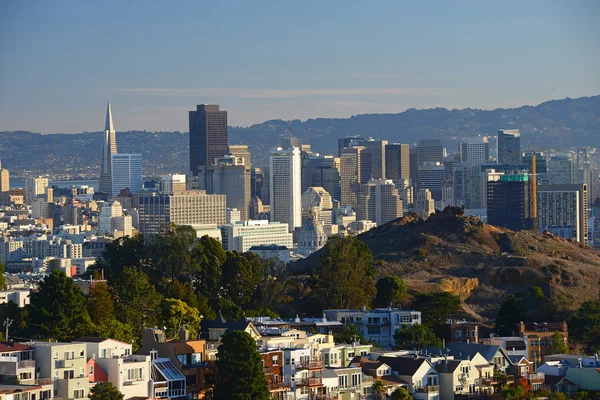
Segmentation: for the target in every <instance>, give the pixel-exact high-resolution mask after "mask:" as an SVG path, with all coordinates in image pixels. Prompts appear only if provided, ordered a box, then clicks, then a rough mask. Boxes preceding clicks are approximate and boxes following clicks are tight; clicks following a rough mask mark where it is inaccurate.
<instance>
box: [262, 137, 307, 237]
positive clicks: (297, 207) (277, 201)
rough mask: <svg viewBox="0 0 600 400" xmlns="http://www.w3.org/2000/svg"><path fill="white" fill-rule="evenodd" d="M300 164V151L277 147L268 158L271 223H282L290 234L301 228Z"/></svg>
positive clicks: (296, 148)
mask: <svg viewBox="0 0 600 400" xmlns="http://www.w3.org/2000/svg"><path fill="white" fill-rule="evenodd" d="M301 167H302V164H301V159H300V149H299V148H298V147H293V148H290V149H282V148H281V147H278V148H276V149H274V150H272V151H271V154H270V157H269V174H270V180H269V186H270V190H269V192H270V193H269V196H270V198H269V200H270V206H271V208H270V212H271V218H270V219H271V221H277V222H284V223H286V224H288V225H289V229H290V232H292V231H293V230H294V229H295V228H299V227H300V226H302V204H301V198H302V192H301V189H302V168H301Z"/></svg>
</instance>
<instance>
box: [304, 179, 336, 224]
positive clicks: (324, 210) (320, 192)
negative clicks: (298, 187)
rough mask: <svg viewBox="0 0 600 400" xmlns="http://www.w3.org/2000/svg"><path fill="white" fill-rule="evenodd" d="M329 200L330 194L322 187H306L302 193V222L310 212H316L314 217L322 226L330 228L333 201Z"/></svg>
mask: <svg viewBox="0 0 600 400" xmlns="http://www.w3.org/2000/svg"><path fill="white" fill-rule="evenodd" d="M331 200H332V199H331V195H330V194H329V193H328V192H327V191H326V190H325V189H324V188H322V187H319V186H317V187H309V188H308V189H306V191H305V192H304V193H302V222H303V223H304V222H305V221H306V220H307V219H308V218H309V216H310V215H311V213H313V214H315V213H316V215H315V218H316V219H317V220H318V221H319V222H321V223H322V224H323V226H324V227H326V228H328V229H330V227H331V225H332V218H333V217H332V208H333V202H332V201H331Z"/></svg>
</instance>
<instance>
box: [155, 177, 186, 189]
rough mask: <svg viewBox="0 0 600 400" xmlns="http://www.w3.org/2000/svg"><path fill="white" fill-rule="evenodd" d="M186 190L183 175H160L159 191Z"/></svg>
mask: <svg viewBox="0 0 600 400" xmlns="http://www.w3.org/2000/svg"><path fill="white" fill-rule="evenodd" d="M185 190H186V181H185V175H183V174H171V175H161V177H160V191H161V192H165V193H175V192H184V191H185Z"/></svg>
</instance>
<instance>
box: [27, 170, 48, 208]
mask: <svg viewBox="0 0 600 400" xmlns="http://www.w3.org/2000/svg"><path fill="white" fill-rule="evenodd" d="M47 187H48V178H44V177H41V176H40V177H37V178H27V180H26V181H25V204H32V203H33V200H35V199H36V198H37V197H38V196H43V195H45V194H46V188H47Z"/></svg>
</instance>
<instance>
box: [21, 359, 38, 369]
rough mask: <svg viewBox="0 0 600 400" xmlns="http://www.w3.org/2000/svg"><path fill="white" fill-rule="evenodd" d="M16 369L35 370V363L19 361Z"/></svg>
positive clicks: (32, 361)
mask: <svg viewBox="0 0 600 400" xmlns="http://www.w3.org/2000/svg"><path fill="white" fill-rule="evenodd" d="M17 368H19V369H23V368H35V361H34V360H25V361H19V363H18V364H17Z"/></svg>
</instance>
